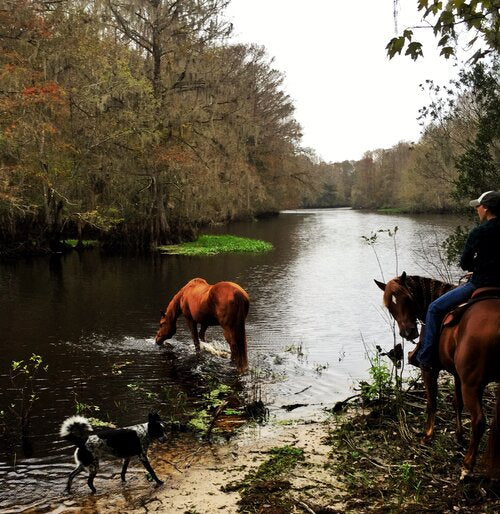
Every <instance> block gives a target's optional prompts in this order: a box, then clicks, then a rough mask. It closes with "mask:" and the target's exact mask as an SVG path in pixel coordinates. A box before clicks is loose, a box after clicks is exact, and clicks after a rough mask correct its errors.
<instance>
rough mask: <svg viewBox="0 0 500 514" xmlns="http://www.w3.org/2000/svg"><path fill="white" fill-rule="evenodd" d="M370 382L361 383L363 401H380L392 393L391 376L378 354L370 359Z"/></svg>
mask: <svg viewBox="0 0 500 514" xmlns="http://www.w3.org/2000/svg"><path fill="white" fill-rule="evenodd" d="M369 373H370V377H371V382H362V383H361V396H362V398H363V399H364V400H365V401H368V402H370V401H373V400H381V399H382V398H383V397H384V396H387V394H390V393H391V392H393V391H394V384H393V380H392V376H393V374H392V373H391V370H390V369H389V368H388V366H387V364H386V363H385V362H384V361H383V360H382V358H381V356H380V354H379V353H376V354H375V356H374V357H372V358H370V369H369Z"/></svg>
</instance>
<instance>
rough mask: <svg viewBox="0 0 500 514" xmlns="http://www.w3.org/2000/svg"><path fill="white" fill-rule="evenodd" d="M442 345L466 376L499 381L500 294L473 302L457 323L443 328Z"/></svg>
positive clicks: (483, 380) (474, 379) (479, 380)
mask: <svg viewBox="0 0 500 514" xmlns="http://www.w3.org/2000/svg"><path fill="white" fill-rule="evenodd" d="M447 331H448V333H447ZM440 345H441V346H442V345H444V346H447V348H441V350H444V353H445V354H448V356H449V357H450V358H451V359H452V360H453V363H454V367H455V369H456V371H457V372H458V374H459V375H460V376H461V377H463V379H465V380H472V381H477V382H478V383H483V384H487V383H489V382H497V381H500V298H498V299H496V298H495V299H488V300H483V301H481V302H478V303H475V304H474V305H471V306H470V307H469V309H468V310H467V311H466V312H465V313H464V315H463V316H462V318H461V320H460V322H459V324H458V325H457V326H456V327H451V328H449V329H445V330H443V337H442V339H441V342H440Z"/></svg>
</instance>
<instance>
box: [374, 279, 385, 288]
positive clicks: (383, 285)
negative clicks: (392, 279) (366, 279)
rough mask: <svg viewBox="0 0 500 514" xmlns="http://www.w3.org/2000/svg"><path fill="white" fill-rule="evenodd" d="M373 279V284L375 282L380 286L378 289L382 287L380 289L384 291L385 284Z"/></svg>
mask: <svg viewBox="0 0 500 514" xmlns="http://www.w3.org/2000/svg"><path fill="white" fill-rule="evenodd" d="M373 281H374V282H375V284H377V286H378V287H380V289H382V291H385V284H384V283H383V282H379V281H378V280H375V279H373Z"/></svg>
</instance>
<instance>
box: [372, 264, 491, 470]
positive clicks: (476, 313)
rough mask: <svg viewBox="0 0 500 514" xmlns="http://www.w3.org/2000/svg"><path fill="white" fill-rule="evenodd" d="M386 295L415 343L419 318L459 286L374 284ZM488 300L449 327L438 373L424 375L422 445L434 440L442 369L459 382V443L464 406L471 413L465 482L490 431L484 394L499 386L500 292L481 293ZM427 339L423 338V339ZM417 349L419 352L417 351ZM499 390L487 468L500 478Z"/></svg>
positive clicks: (408, 281) (405, 279)
mask: <svg viewBox="0 0 500 514" xmlns="http://www.w3.org/2000/svg"><path fill="white" fill-rule="evenodd" d="M375 282H376V284H377V285H378V286H379V287H380V289H382V290H383V291H384V304H385V306H386V307H387V308H388V309H389V312H390V313H391V315H392V316H393V318H394V319H395V320H396V322H397V324H398V326H399V331H400V335H401V337H404V338H405V339H407V340H412V339H414V338H415V337H416V336H417V335H418V331H417V319H419V320H420V321H422V322H423V321H424V320H425V313H426V312H427V308H428V306H429V304H430V303H431V302H432V301H434V300H435V299H436V298H437V297H438V296H440V295H441V294H443V293H445V292H446V291H449V290H451V289H452V288H453V287H454V286H453V285H451V284H446V283H444V282H440V281H438V280H433V279H430V278H424V277H419V276H407V275H406V273H403V274H402V275H401V276H400V277H397V278H395V279H393V280H390V281H389V282H387V284H384V283H382V282H378V281H377V280H375ZM487 289H491V290H492V292H491V294H489V295H488V297H487V298H485V299H482V300H481V301H477V302H475V303H473V304H472V305H470V307H468V308H467V310H466V311H465V312H464V314H463V315H462V317H461V319H460V321H459V322H458V323H456V324H450V326H447V324H444V325H443V327H442V330H441V336H440V339H439V368H438V369H437V370H435V371H422V376H423V379H424V384H425V390H426V396H427V423H426V427H425V436H424V438H423V442H424V443H427V442H429V441H430V440H431V438H432V436H433V433H434V421H435V416H436V399H437V377H438V374H439V369H444V370H446V371H448V372H450V373H451V374H452V375H453V377H454V379H455V401H454V404H455V409H456V422H457V439H458V440H460V439H461V437H462V434H463V428H462V419H461V415H462V409H463V406H464V404H465V406H466V407H467V409H468V410H469V412H470V414H471V439H470V443H469V447H468V449H467V452H466V454H465V457H464V460H463V465H462V474H461V478H464V477H465V476H466V475H468V474H470V473H472V470H473V468H474V465H475V463H476V457H477V452H478V446H479V442H480V440H481V437H482V435H483V433H484V431H485V428H486V420H485V416H484V413H483V409H482V396H483V392H484V389H485V387H486V385H487V384H489V383H490V382H500V298H498V297H496V298H494V297H492V296H493V292H495V291H496V293H497V294H496V295H495V296H498V293H499V292H500V291H499V290H498V289H493V288H482V289H477V290H476V291H475V292H474V295H473V297H474V296H476V297H477V295H478V293H479V294H480V293H482V292H487ZM421 337H422V336H421ZM417 349H418V347H417ZM499 404H500V385H499V386H497V392H496V405H495V409H494V413H493V420H492V423H491V428H490V435H489V440H488V447H487V449H486V464H487V466H488V473H489V475H490V476H491V477H494V476H497V475H498V474H499V473H500V405H499Z"/></svg>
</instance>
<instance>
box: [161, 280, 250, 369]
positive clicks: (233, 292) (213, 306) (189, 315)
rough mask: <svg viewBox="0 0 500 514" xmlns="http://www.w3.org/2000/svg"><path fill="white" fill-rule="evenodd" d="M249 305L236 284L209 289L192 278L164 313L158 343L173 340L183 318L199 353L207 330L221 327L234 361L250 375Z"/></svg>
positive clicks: (247, 297)
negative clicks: (180, 319)
mask: <svg viewBox="0 0 500 514" xmlns="http://www.w3.org/2000/svg"><path fill="white" fill-rule="evenodd" d="M249 305H250V298H249V296H248V294H247V292H246V291H245V290H244V289H243V288H242V287H240V286H239V285H238V284H235V283H234V282H217V283H216V284H213V285H210V284H209V283H208V282H207V281H206V280H204V279H203V278H193V279H192V280H190V281H189V282H188V283H187V284H186V285H185V286H184V287H183V288H182V289H181V290H180V291H178V292H177V293H176V294H175V295H174V297H173V298H172V300H171V301H170V303H169V304H168V306H167V309H166V312H165V313H162V316H161V320H160V328H159V329H158V332H157V333H156V338H155V341H156V343H157V344H161V343H162V342H163V341H165V339H170V338H171V337H172V336H173V335H174V334H175V332H176V329H177V318H178V317H179V316H180V315H181V314H182V315H183V316H184V317H185V318H186V322H187V325H188V327H189V331H190V332H191V336H192V337H193V341H194V346H195V348H196V351H199V350H200V340H201V341H203V342H205V332H206V330H207V328H208V327H209V326H213V325H220V326H221V327H222V329H223V331H224V337H225V339H226V341H227V342H228V343H229V347H230V349H231V360H232V361H233V362H234V363H236V366H237V368H238V370H239V371H247V370H248V357H247V339H246V334H245V319H246V317H247V314H248V308H249ZM198 323H199V324H200V331H199V333H198Z"/></svg>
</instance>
